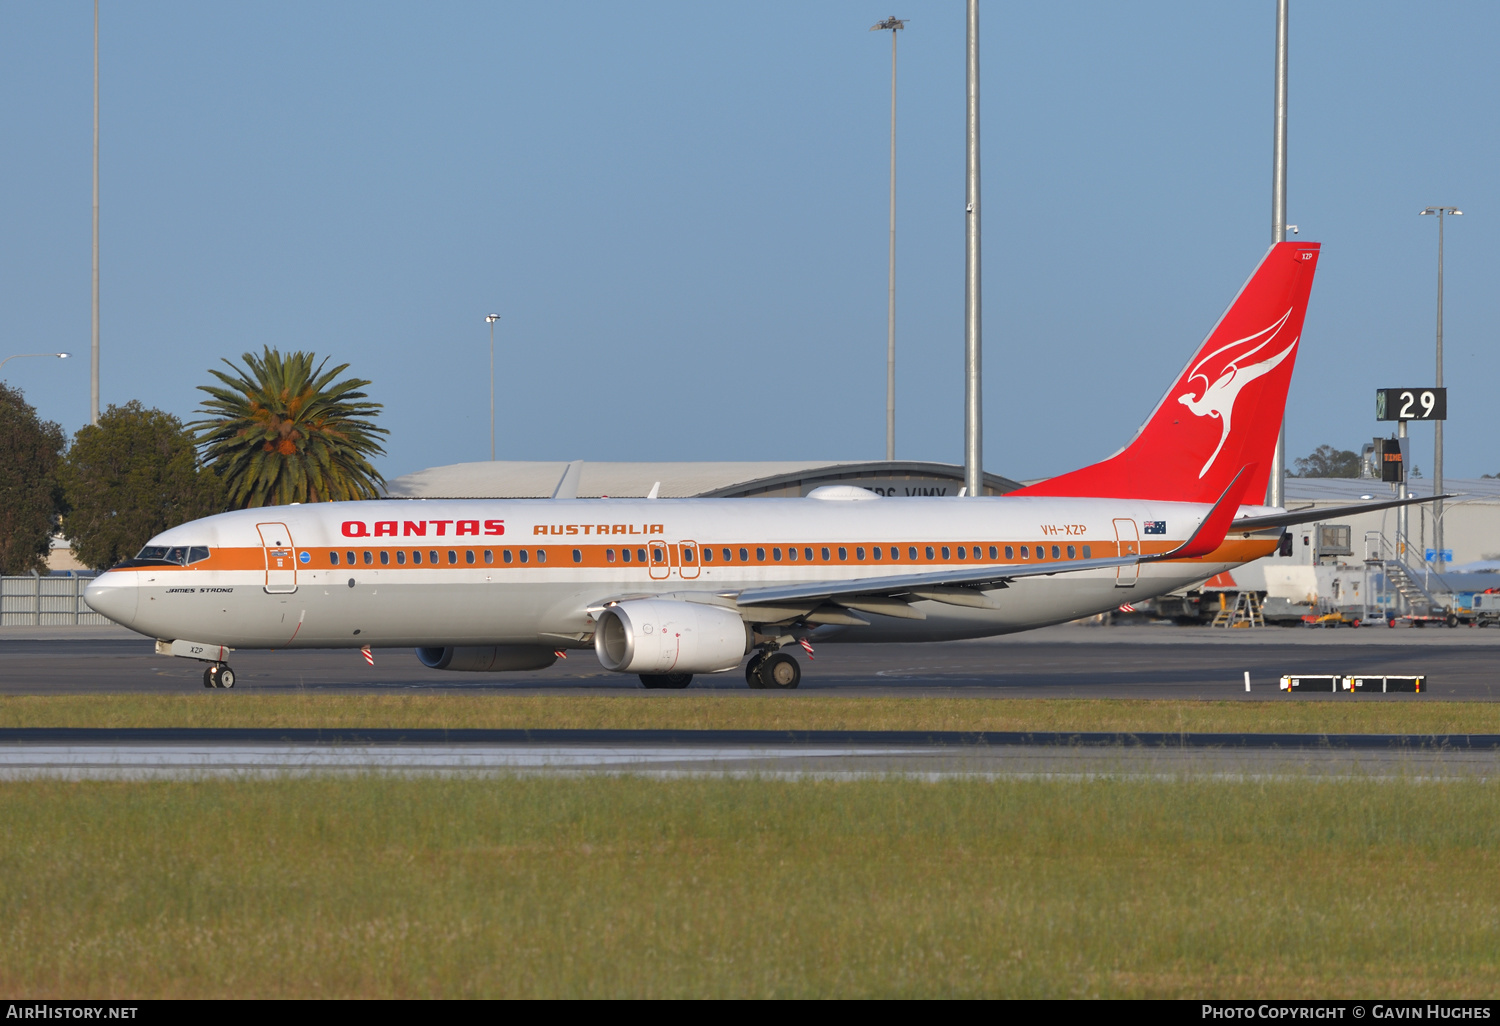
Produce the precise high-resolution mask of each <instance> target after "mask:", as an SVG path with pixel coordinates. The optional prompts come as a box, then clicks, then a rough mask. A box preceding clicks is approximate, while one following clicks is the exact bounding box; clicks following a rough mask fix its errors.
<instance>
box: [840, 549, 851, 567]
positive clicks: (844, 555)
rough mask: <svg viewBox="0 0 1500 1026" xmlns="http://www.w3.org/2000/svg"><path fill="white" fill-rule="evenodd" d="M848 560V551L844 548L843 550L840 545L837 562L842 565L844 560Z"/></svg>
mask: <svg viewBox="0 0 1500 1026" xmlns="http://www.w3.org/2000/svg"><path fill="white" fill-rule="evenodd" d="M848 558H849V550H848V549H846V548H844V547H843V546H842V545H840V546H839V562H840V563H842V562H843V561H844V560H846V559H848Z"/></svg>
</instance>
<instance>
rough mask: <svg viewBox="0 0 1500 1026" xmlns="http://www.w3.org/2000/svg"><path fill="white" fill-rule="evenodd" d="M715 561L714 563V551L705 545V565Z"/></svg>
mask: <svg viewBox="0 0 1500 1026" xmlns="http://www.w3.org/2000/svg"><path fill="white" fill-rule="evenodd" d="M713 561H714V550H713V549H711V548H709V547H708V546H707V545H705V546H704V547H703V562H705V563H712V562H713Z"/></svg>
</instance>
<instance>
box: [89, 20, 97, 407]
mask: <svg viewBox="0 0 1500 1026" xmlns="http://www.w3.org/2000/svg"><path fill="white" fill-rule="evenodd" d="M92 320H93V330H92V333H91V334H92V339H91V345H90V350H89V353H90V356H89V423H90V424H94V425H97V424H98V423H99V0H94V275H93V318H92Z"/></svg>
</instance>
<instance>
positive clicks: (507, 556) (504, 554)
mask: <svg viewBox="0 0 1500 1026" xmlns="http://www.w3.org/2000/svg"><path fill="white" fill-rule="evenodd" d="M500 558H501V559H503V560H505V562H507V563H509V562H510V560H511V555H510V549H505V550H504V551H503V552H501V553H500ZM609 561H610V562H611V563H613V562H614V561H615V550H614V549H610V550H609Z"/></svg>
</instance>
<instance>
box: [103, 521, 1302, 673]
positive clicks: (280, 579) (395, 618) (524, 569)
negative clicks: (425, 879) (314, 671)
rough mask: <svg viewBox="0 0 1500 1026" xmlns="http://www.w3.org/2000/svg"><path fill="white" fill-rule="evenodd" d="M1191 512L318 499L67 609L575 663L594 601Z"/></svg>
mask: <svg viewBox="0 0 1500 1026" xmlns="http://www.w3.org/2000/svg"><path fill="white" fill-rule="evenodd" d="M1207 511H1208V507H1207V506H1204V505H1200V504H1194V503H1175V502H1152V501H1141V500H1119V499H1069V498H1030V497H1020V498H1006V497H1003V496H1002V497H995V498H967V499H933V498H921V499H895V498H879V499H876V498H872V499H870V500H866V501H840V500H826V499H815V498H806V499H675V500H674V499H661V500H644V499H642V500H619V499H585V500H550V501H549V500H522V501H503V500H452V501H435V500H399V501H398V500H387V501H375V502H349V503H318V504H309V505H299V506H279V507H267V508H262V509H252V510H244V511H239V512H233V513H224V514H220V515H218V516H213V517H208V518H206V519H203V520H198V521H194V522H192V523H188V524H184V525H182V526H180V527H176V528H173V529H171V530H170V531H167V532H165V533H163V534H161V535H160V536H158V537H157V538H155V539H153V540H152V542H151V544H152V546H160V547H164V548H166V549H168V550H178V554H180V553H181V552H182V551H187V552H192V553H193V555H192V557H191V558H188V559H187V562H186V565H179V564H180V563H181V560H180V559H179V560H178V562H177V563H172V562H168V561H165V560H164V561H162V562H161V563H160V564H159V565H140V566H134V567H128V568H117V569H114V570H111V571H109V572H108V573H105V574H103V575H102V576H100V577H99V578H98V579H96V580H95V581H94V582H93V583H92V584H90V585H89V587H88V589H87V593H86V594H87V600H88V602H89V604H90V605H91V606H93V608H95V609H97V610H99V611H100V612H102V613H104V614H105V615H106V616H108V617H110V618H111V619H113V620H116V621H118V622H119V623H122V624H124V625H125V626H128V627H130V628H132V629H134V630H136V631H139V632H140V633H142V634H146V635H150V636H152V637H156V638H160V639H164V640H174V639H192V640H194V641H201V642H208V643H212V644H216V645H224V646H229V647H233V648H327V647H359V646H362V645H370V646H373V647H382V646H415V647H422V646H445V645H453V646H464V645H511V644H516V645H538V644H540V645H548V646H552V647H554V648H559V649H561V648H579V647H585V646H587V645H589V644H590V643H591V638H592V635H593V629H594V613H595V612H597V611H598V610H599V608H600V607H601V606H602V605H603V604H604V603H606V602H609V601H611V600H618V599H625V598H631V597H643V596H674V597H680V598H689V599H693V600H696V601H708V602H713V603H716V604H721V605H729V606H733V605H734V604H735V603H734V596H735V595H736V594H737V593H739V592H741V591H742V590H744V589H748V588H762V587H767V586H773V585H781V584H792V583H802V582H808V581H828V580H847V579H850V578H870V577H879V576H881V575H887V574H889V575H898V574H911V573H915V572H921V571H930V570H934V569H938V568H942V567H948V566H960V565H963V566H971V567H972V566H975V565H979V566H982V565H985V564H1015V563H1019V562H1022V561H1025V562H1028V563H1035V562H1037V561H1038V560H1040V561H1042V562H1047V563H1057V564H1059V569H1061V568H1062V565H1063V564H1066V563H1067V562H1068V561H1069V560H1074V559H1084V558H1090V557H1093V558H1099V557H1107V556H1115V555H1119V554H1133V553H1140V554H1151V553H1160V552H1166V551H1170V550H1171V549H1173V548H1174V547H1176V546H1178V545H1180V544H1181V543H1182V542H1183V541H1184V540H1185V539H1187V538H1188V537H1189V536H1190V535H1191V534H1192V533H1193V531H1194V529H1195V528H1196V527H1197V525H1198V524H1199V522H1200V521H1201V520H1202V519H1203V517H1204V516H1205V515H1206V513H1207ZM1244 512H1247V513H1252V514H1253V513H1256V512H1260V509H1259V508H1246V509H1245V510H1244ZM1279 533H1280V532H1279V531H1273V532H1261V533H1259V534H1254V535H1242V534H1238V533H1233V532H1232V533H1231V535H1230V537H1229V538H1227V539H1225V541H1224V543H1223V544H1222V545H1221V546H1220V547H1219V548H1218V549H1217V550H1216V551H1215V552H1213V553H1211V554H1210V555H1208V556H1205V557H1202V558H1199V559H1187V560H1176V561H1165V562H1158V563H1147V564H1142V565H1139V566H1135V565H1132V566H1128V567H1121V568H1111V569H1106V570H1097V569H1096V570H1088V571H1080V572H1075V573H1064V574H1058V575H1056V576H1040V577H1028V578H1022V579H1018V580H1015V581H1013V582H1012V584H1011V585H1010V586H1009V587H1003V588H998V589H993V590H990V591H988V592H987V593H986V594H987V597H988V598H989V599H990V604H991V608H979V607H976V606H973V605H954V604H949V603H947V602H940V601H926V600H924V601H920V602H916V603H914V604H913V605H914V608H916V609H918V610H920V612H921V613H923V614H925V618H924V619H912V618H896V617H890V616H883V615H880V614H878V613H861V614H860V617H861V618H862V619H864V620H867V621H869V622H868V624H867V625H865V626H853V625H847V624H846V625H838V624H833V625H824V626H820V627H817V629H816V630H815V631H814V632H812V634H811V636H812V637H814V638H816V639H821V640H827V641H865V642H882V641H935V640H945V639H955V638H971V637H981V636H985V635H994V634H1003V633H1008V632H1013V631H1020V630H1026V629H1028V628H1033V627H1040V626H1043V625H1046V624H1052V623H1058V622H1062V621H1067V620H1072V619H1076V618H1078V617H1081V616H1087V615H1090V614H1094V613H1099V612H1103V611H1106V610H1111V609H1114V608H1116V607H1117V606H1119V605H1120V604H1121V603H1123V602H1128V601H1134V600H1138V599H1144V598H1149V597H1152V596H1155V595H1160V594H1164V593H1166V592H1168V591H1172V590H1174V589H1176V588H1180V587H1182V586H1184V585H1187V584H1190V583H1192V582H1193V581H1198V580H1203V579H1205V578H1207V577H1210V576H1212V575H1213V574H1215V573H1218V572H1220V571H1222V570H1225V569H1229V568H1231V567H1233V566H1236V565H1239V564H1241V563H1244V562H1247V561H1249V560H1251V559H1255V558H1258V557H1260V556H1263V555H1265V554H1267V553H1268V552H1270V551H1272V550H1273V549H1274V548H1275V546H1276V537H1277V536H1278V535H1279ZM194 549H196V550H198V551H197V552H193V550H194ZM204 549H206V550H207V552H206V554H204V553H203V551H202V550H204ZM643 557H644V559H643ZM877 557H878V558H877ZM172 558H174V559H176V558H177V555H174V556H173V557H172ZM747 619H749V617H747Z"/></svg>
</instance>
